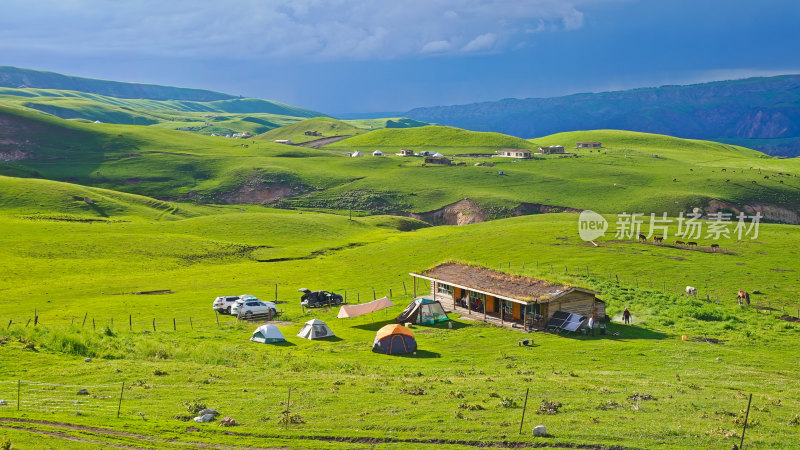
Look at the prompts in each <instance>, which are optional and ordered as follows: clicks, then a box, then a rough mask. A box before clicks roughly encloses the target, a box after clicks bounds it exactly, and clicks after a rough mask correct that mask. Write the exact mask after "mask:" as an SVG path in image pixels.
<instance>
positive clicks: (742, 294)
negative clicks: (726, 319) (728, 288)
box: [738, 291, 750, 306]
mask: <svg viewBox="0 0 800 450" xmlns="http://www.w3.org/2000/svg"><path fill="white" fill-rule="evenodd" d="M738 299H739V304H740V305H741V304H742V300H744V301H745V302H746V303H747V306H750V294H749V293H747V292H746V291H739V294H738Z"/></svg>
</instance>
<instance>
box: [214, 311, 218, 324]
mask: <svg viewBox="0 0 800 450" xmlns="http://www.w3.org/2000/svg"><path fill="white" fill-rule="evenodd" d="M214 316H215V317H216V318H217V328H219V312H218V311H214Z"/></svg>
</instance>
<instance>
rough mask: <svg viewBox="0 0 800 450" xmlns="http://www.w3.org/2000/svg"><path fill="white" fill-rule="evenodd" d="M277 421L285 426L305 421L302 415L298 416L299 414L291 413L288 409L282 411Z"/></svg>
mask: <svg viewBox="0 0 800 450" xmlns="http://www.w3.org/2000/svg"><path fill="white" fill-rule="evenodd" d="M278 423H280V424H281V425H284V426H285V425H292V424H300V423H306V422H305V420H303V418H302V417H300V414H292V413H291V412H289V411H284V413H283V415H282V416H281V418H280V420H278Z"/></svg>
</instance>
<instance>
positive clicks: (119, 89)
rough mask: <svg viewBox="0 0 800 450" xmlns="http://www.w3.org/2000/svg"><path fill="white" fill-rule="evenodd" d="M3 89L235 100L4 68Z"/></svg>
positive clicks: (1, 73)
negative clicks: (39, 89)
mask: <svg viewBox="0 0 800 450" xmlns="http://www.w3.org/2000/svg"><path fill="white" fill-rule="evenodd" d="M0 86H5V87H11V88H21V87H28V88H42V89H65V90H71V91H82V92H92V93H95V94H101V95H108V96H111V97H119V98H143V99H152V100H188V101H200V102H208V101H214V100H227V99H232V98H235V96H233V95H229V94H223V93H221V92H213V91H207V90H203V89H188V88H177V87H170V86H158V85H154V84H140V83H122V82H119V81H107V80H95V79H91V78H81V77H73V76H69V75H62V74H60V73H55V72H45V71H41V70H31V69H20V68H17V67H9V66H0Z"/></svg>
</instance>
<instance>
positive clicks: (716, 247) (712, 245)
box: [711, 244, 719, 252]
mask: <svg viewBox="0 0 800 450" xmlns="http://www.w3.org/2000/svg"><path fill="white" fill-rule="evenodd" d="M717 250H719V244H711V251H712V252H716V251H717Z"/></svg>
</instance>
